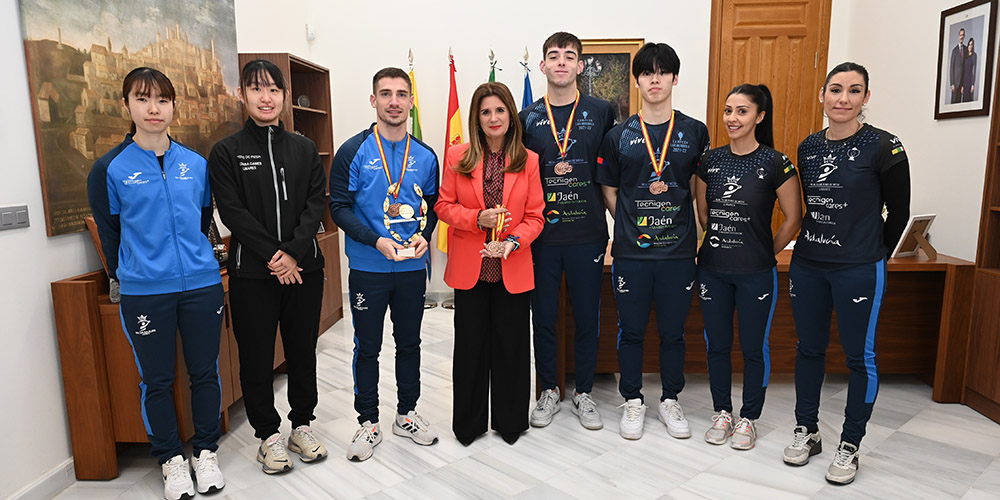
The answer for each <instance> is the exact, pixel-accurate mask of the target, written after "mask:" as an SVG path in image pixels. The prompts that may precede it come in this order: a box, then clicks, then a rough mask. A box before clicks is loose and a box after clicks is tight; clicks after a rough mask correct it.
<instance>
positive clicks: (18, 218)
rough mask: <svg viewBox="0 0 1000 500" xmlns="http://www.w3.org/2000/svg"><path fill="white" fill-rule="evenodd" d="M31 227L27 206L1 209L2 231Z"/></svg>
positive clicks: (0, 221)
mask: <svg viewBox="0 0 1000 500" xmlns="http://www.w3.org/2000/svg"><path fill="white" fill-rule="evenodd" d="M30 225H31V224H30V222H29V221H28V206H27V205H16V206H11V207H0V231H3V230H4V229H16V228H19V227H28V226H30Z"/></svg>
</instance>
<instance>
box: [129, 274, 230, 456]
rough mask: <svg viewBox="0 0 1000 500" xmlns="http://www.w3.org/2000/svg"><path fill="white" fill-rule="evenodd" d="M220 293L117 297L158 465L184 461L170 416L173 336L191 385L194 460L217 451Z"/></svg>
mask: <svg viewBox="0 0 1000 500" xmlns="http://www.w3.org/2000/svg"><path fill="white" fill-rule="evenodd" d="M223 307H225V292H224V291H223V289H222V284H221V283H220V284H217V285H212V286H207V287H205V288H199V289H196V290H188V291H186V292H176V293H164V294H157V295H122V300H121V307H120V309H119V310H120V314H121V321H122V330H123V331H124V332H125V336H126V338H128V342H129V344H131V345H132V352H133V353H134V354H135V364H136V367H137V368H138V369H139V377H140V378H141V380H140V382H139V391H140V396H139V398H140V399H139V405H140V408H141V410H142V422H143V424H145V426H146V434H147V435H148V436H149V442H150V443H151V444H152V445H153V449H152V453H153V456H155V457H156V458H157V460H158V461H159V462H160V463H161V464H163V463H164V462H166V461H167V460H170V459H171V458H173V457H175V456H177V455H181V456H183V455H184V450H183V449H182V447H181V440H180V435H179V433H178V430H177V414H176V412H175V411H174V386H173V384H174V376H175V367H176V364H177V334H178V330H180V337H181V348H182V349H183V351H184V362H185V364H186V365H187V372H188V377H189V378H190V379H191V413H192V417H193V419H194V438H193V439H192V442H193V445H194V454H195V456H197V455H198V454H200V453H201V450H210V451H215V450H217V449H218V444H217V442H218V440H219V436H220V435H221V434H222V430H221V422H220V421H219V415H220V414H221V412H222V382H221V380H220V379H219V340H220V335H221V333H222V309H223Z"/></svg>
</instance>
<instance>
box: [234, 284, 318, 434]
mask: <svg viewBox="0 0 1000 500" xmlns="http://www.w3.org/2000/svg"><path fill="white" fill-rule="evenodd" d="M229 304H230V306H231V307H232V312H233V335H234V336H235V337H236V343H237V344H238V345H239V349H240V386H241V387H242V388H243V402H244V405H245V406H246V409H247V419H248V420H249V421H250V425H251V426H252V427H253V429H254V435H255V436H257V437H258V438H259V439H266V438H268V437H269V436H271V435H272V434H274V433H276V432H278V427H279V426H280V425H281V417H280V416H279V415H278V411H277V410H276V409H275V408H274V387H273V382H274V369H273V368H272V367H273V366H274V341H275V336H276V334H277V330H278V327H279V325H280V327H281V345H282V347H283V348H284V350H285V362H286V363H287V366H288V405H289V406H290V407H291V411H290V412H289V413H288V419H289V420H291V422H292V428H295V427H298V426H300V425H308V424H309V422H311V421H313V420H314V419H315V418H316V417H315V416H314V415H313V410H314V409H316V400H317V395H316V339H317V338H318V337H319V316H320V309H321V308H322V307H323V270H318V271H313V272H310V273H303V274H302V284H301V285H300V284H293V285H282V284H281V283H279V282H278V280H277V278H273V279H248V278H237V277H235V276H231V277H230V278H229Z"/></svg>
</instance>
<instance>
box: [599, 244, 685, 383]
mask: <svg viewBox="0 0 1000 500" xmlns="http://www.w3.org/2000/svg"><path fill="white" fill-rule="evenodd" d="M611 274H612V279H613V280H614V282H613V283H612V285H613V286H614V290H615V303H616V304H617V305H618V370H619V372H620V373H621V378H620V380H619V383H618V391H619V392H620V393H621V395H622V397H624V398H625V399H634V398H642V392H641V390H642V352H643V348H642V343H643V341H644V340H645V338H646V324H647V323H649V308H650V305H652V304H655V305H656V327H657V330H659V333H660V382H661V384H662V386H663V391H662V394H661V396H660V400H661V401H662V400H663V399H667V398H670V399H676V398H677V394H678V393H680V392H681V390H682V389H684V322H685V321H686V320H687V314H688V310H689V309H690V308H691V293H692V290H693V288H694V284H695V264H694V259H675V260H660V261H653V260H630V259H615V261H614V264H613V265H612V270H611Z"/></svg>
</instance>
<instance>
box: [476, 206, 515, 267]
mask: <svg viewBox="0 0 1000 500" xmlns="http://www.w3.org/2000/svg"><path fill="white" fill-rule="evenodd" d="M479 221H480V223H479V225H480V226H482V227H484V228H489V230H490V241H489V242H488V243H484V244H483V245H484V248H483V249H482V250H480V251H479V254H480V255H482V256H483V257H490V258H500V257H503V256H504V254H505V253H509V252H507V248H506V246H507V245H506V244H505V242H503V241H501V238H500V236H501V235H502V234H503V232H504V230H506V229H507V227H508V226H509V225H510V217H509V215H508V211H507V209H506V208H504V207H503V205H497V206H496V207H495V208H491V209H487V210H483V211H482V212H481V213H480V214H479Z"/></svg>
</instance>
